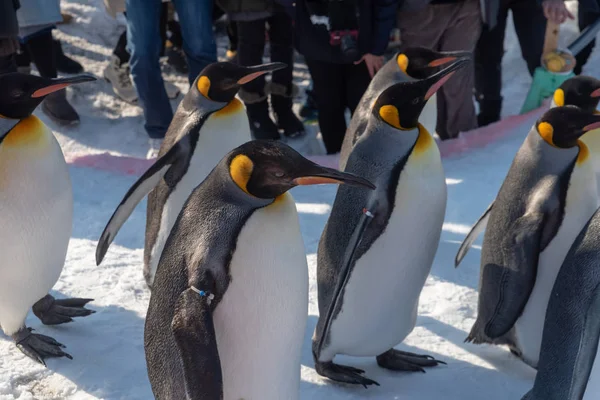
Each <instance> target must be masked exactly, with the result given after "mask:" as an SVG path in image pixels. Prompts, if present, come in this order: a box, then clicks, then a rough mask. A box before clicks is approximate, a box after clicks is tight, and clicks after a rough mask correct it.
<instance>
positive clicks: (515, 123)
mask: <svg viewBox="0 0 600 400" xmlns="http://www.w3.org/2000/svg"><path fill="white" fill-rule="evenodd" d="M545 109H547V105H543V106H542V107H540V108H537V109H535V110H533V111H530V112H528V113H526V114H523V115H514V116H510V117H507V118H505V119H503V120H501V121H499V122H497V123H495V124H491V125H488V126H485V127H482V128H478V129H473V130H471V131H469V132H464V133H461V135H460V136H459V137H458V138H456V139H450V140H445V141H442V142H438V146H439V148H440V153H441V155H442V158H446V157H449V156H452V155H457V154H460V153H464V152H467V151H470V150H473V149H476V148H481V147H484V146H487V145H488V144H490V143H493V142H496V141H498V140H500V139H502V138H504V137H507V136H509V135H510V134H511V133H513V132H514V130H515V129H516V128H518V127H519V126H521V125H523V124H524V123H526V122H528V121H530V120H531V123H533V120H534V119H535V118H537V117H539V116H540V115H541V114H542V113H543V112H544V110H545ZM66 158H67V162H68V163H69V164H71V165H74V166H78V167H87V168H95V169H99V170H103V171H110V172H115V173H121V174H124V175H136V176H140V175H142V174H143V173H144V172H145V171H146V170H147V169H148V168H149V167H150V166H151V165H152V164H153V163H154V161H155V160H154V159H151V160H146V159H143V158H137V157H128V156H116V155H113V154H110V153H98V154H86V155H83V156H78V155H68V154H67V157H66ZM308 158H309V159H310V160H311V161H313V162H316V163H317V164H320V165H323V166H326V167H330V168H338V162H339V155H337V154H336V155H326V156H309V157H308Z"/></svg>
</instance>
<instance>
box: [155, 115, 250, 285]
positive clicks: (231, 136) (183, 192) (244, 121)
mask: <svg viewBox="0 0 600 400" xmlns="http://www.w3.org/2000/svg"><path fill="white" fill-rule="evenodd" d="M250 140H251V136H250V125H249V124H248V116H247V114H246V109H245V108H244V107H243V106H240V108H239V110H238V111H237V112H234V113H231V114H225V115H220V114H218V113H215V114H213V115H211V116H210V117H209V118H208V119H207V120H206V121H205V122H204V125H203V126H202V128H201V131H200V137H199V138H198V143H197V144H196V149H195V150H194V154H193V155H192V159H191V160H190V165H189V168H188V170H187V172H186V174H185V175H184V176H183V177H182V178H181V180H180V181H179V182H178V183H177V185H176V186H175V189H174V190H173V191H172V192H171V194H170V195H169V197H168V198H167V201H166V203H165V205H164V207H163V210H162V215H161V220H160V229H159V231H158V235H157V237H156V241H155V242H154V245H153V246H152V250H151V252H150V280H151V281H154V275H155V273H156V268H157V267H158V262H159V261H160V255H161V254H162V252H163V249H164V247H165V243H166V241H167V239H168V237H169V233H171V229H172V228H173V225H175V221H176V220H177V217H178V216H179V213H180V212H181V209H182V208H183V206H184V204H185V202H186V201H187V199H188V197H189V196H190V194H192V192H193V191H194V189H195V188H196V187H197V186H198V185H199V184H200V183H202V181H204V179H206V177H207V176H208V174H209V173H210V172H211V171H212V170H213V168H214V167H215V166H216V165H217V164H218V163H219V161H221V159H222V158H223V157H224V156H225V154H227V153H228V152H230V151H231V150H233V149H234V148H236V147H238V146H240V145H242V144H244V143H246V142H248V141H250Z"/></svg>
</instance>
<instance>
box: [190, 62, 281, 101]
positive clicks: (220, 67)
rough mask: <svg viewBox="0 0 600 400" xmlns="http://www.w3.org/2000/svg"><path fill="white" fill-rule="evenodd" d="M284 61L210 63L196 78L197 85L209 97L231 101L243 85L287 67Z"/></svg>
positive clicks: (213, 99) (214, 99) (215, 99)
mask: <svg viewBox="0 0 600 400" xmlns="http://www.w3.org/2000/svg"><path fill="white" fill-rule="evenodd" d="M286 67H287V64H284V63H279V62H275V63H269V64H262V65H255V66H252V67H244V66H241V65H237V64H234V63H230V62H216V63H212V64H210V65H208V66H207V67H206V68H204V69H203V70H202V72H201V73H200V75H199V76H198V78H196V82H195V85H194V86H195V87H196V89H198V91H199V92H200V93H201V94H202V95H203V96H204V97H206V98H207V99H210V100H212V101H216V102H220V103H229V102H230V101H231V100H233V98H234V97H235V95H236V94H237V92H238V91H239V90H240V87H242V85H244V84H246V83H248V82H250V81H252V80H254V79H256V78H258V77H259V76H261V75H264V74H266V73H269V72H273V71H277V70H279V69H282V68H286Z"/></svg>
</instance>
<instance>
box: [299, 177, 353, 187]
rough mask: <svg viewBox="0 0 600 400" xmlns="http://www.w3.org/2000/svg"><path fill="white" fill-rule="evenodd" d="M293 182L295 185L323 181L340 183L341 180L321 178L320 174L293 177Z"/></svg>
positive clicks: (314, 183)
mask: <svg viewBox="0 0 600 400" xmlns="http://www.w3.org/2000/svg"><path fill="white" fill-rule="evenodd" d="M294 183H296V184H297V185H320V184H323V183H342V182H341V181H338V180H337V179H332V178H323V177H320V176H306V177H302V178H296V179H294Z"/></svg>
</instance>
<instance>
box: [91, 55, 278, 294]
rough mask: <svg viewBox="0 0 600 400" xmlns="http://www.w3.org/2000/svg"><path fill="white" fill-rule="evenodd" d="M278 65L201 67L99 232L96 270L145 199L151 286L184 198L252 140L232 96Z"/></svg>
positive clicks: (242, 112) (147, 266)
mask: <svg viewBox="0 0 600 400" xmlns="http://www.w3.org/2000/svg"><path fill="white" fill-rule="evenodd" d="M285 67H286V64H283V63H270V64H264V65H259V66H253V67H243V66H239V65H236V64H233V63H230V62H218V63H213V64H210V65H209V66H207V67H206V68H205V69H204V70H203V71H202V72H201V73H200V75H199V76H198V77H197V78H196V80H195V81H194V83H193V84H192V85H191V87H190V91H189V92H188V93H187V94H186V96H185V97H184V99H183V100H182V102H181V103H180V104H179V107H178V108H177V111H176V113H175V116H174V117H173V121H172V122H171V125H170V126H169V129H168V131H167V133H166V136H165V139H164V141H163V144H162V146H161V148H160V151H159V154H158V157H159V158H158V160H157V161H156V162H155V163H154V164H153V165H152V166H151V167H150V168H149V169H148V170H147V171H146V172H145V173H144V174H143V175H142V176H141V177H140V178H139V179H138V180H137V182H135V183H134V184H133V186H132V187H131V188H130V189H129V191H128V192H127V193H126V194H125V197H124V198H123V200H122V201H121V203H120V204H119V206H118V207H117V209H116V210H115V212H114V214H113V215H112V217H111V219H110V220H109V222H108V224H107V225H106V227H105V228H104V232H102V236H101V237H100V239H99V241H98V247H97V248H96V263H97V264H98V265H99V264H100V263H101V262H102V259H103V258H104V256H105V254H106V251H107V250H108V247H109V246H110V244H111V243H112V241H113V240H114V238H115V236H116V235H117V233H118V231H119V229H120V228H121V226H122V225H123V224H124V223H125V221H126V220H127V218H129V216H130V215H131V213H132V212H133V209H134V208H135V207H136V206H137V204H138V203H139V202H140V201H141V200H142V199H143V198H144V197H145V196H146V195H147V194H148V193H150V195H149V196H148V206H147V209H146V233H145V244H144V278H145V280H146V283H147V284H148V286H149V287H152V282H153V280H154V274H155V273H156V268H157V266H158V261H159V259H160V254H161V253H162V251H163V248H164V245H165V241H166V240H167V237H168V236H169V232H170V231H171V228H172V227H173V224H174V223H175V219H177V215H179V211H181V208H182V207H183V204H184V203H185V201H186V199H187V198H188V197H189V195H190V193H191V192H192V191H193V190H194V188H195V187H196V186H198V184H200V183H201V182H202V181H203V180H204V179H205V178H206V176H207V175H208V174H209V172H210V171H211V170H212V169H213V168H214V167H215V165H216V164H217V163H218V162H219V161H220V160H221V158H222V157H223V156H224V155H225V154H227V153H228V152H229V151H231V150H232V149H234V148H236V147H237V146H239V145H241V144H243V143H245V142H247V141H249V140H251V139H252V137H251V134H250V123H249V121H248V116H247V114H246V108H245V107H244V104H243V103H242V102H241V101H240V100H238V99H237V98H236V97H235V96H236V94H237V92H238V91H239V89H240V88H241V86H242V85H244V84H246V83H248V82H250V81H252V80H253V79H256V78H257V77H259V76H260V75H263V74H266V73H268V72H272V71H276V70H278V69H281V68H285Z"/></svg>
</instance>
